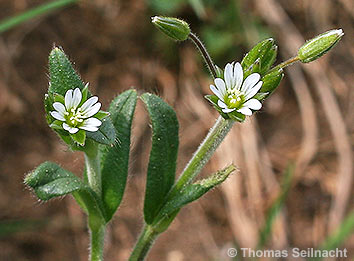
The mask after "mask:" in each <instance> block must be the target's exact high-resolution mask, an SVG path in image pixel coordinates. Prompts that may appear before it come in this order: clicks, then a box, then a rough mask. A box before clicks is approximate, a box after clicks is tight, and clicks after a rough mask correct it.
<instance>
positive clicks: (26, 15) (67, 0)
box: [0, 0, 78, 33]
mask: <svg viewBox="0 0 354 261" xmlns="http://www.w3.org/2000/svg"><path fill="white" fill-rule="evenodd" d="M77 1H78V0H58V1H53V2H50V3H46V4H43V5H40V6H38V7H35V8H33V9H31V10H28V11H27V12H23V13H22V14H19V15H16V16H13V17H10V18H7V19H4V20H2V21H0V33H2V32H5V31H7V30H9V29H11V28H12V27H14V26H16V25H18V24H21V23H24V22H26V21H27V20H30V19H32V18H35V17H37V16H39V15H42V14H46V13H49V12H52V11H55V10H56V9H58V8H60V7H63V6H66V5H69V4H73V3H76V2H77Z"/></svg>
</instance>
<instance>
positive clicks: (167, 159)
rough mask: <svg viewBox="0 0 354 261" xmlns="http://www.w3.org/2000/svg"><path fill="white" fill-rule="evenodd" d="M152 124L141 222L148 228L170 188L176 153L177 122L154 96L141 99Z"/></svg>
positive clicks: (169, 108)
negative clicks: (142, 220)
mask: <svg viewBox="0 0 354 261" xmlns="http://www.w3.org/2000/svg"><path fill="white" fill-rule="evenodd" d="M141 99H142V101H143V102H144V103H145V105H146V107H147V110H148V112H149V116H150V119H151V123H152V147H151V151H150V159H149V166H148V173H147V180H146V191H145V202H144V218H145V221H146V223H147V224H151V223H152V222H153V220H154V218H155V216H156V215H157V213H158V212H159V210H160V208H161V207H162V204H163V203H164V201H165V197H166V195H167V193H168V192H169V190H170V188H171V186H172V185H173V182H174V179H175V172H176V160H177V152H178V121H177V117H176V113H175V112H174V110H173V109H172V108H171V107H170V106H169V105H168V104H166V103H165V102H164V101H163V100H162V99H161V98H159V97H157V96H156V95H153V94H149V93H145V94H143V95H142V96H141Z"/></svg>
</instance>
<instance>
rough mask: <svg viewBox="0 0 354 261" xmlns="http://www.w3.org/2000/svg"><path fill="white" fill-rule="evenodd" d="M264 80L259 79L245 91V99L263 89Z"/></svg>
mask: <svg viewBox="0 0 354 261" xmlns="http://www.w3.org/2000/svg"><path fill="white" fill-rule="evenodd" d="M262 84H263V82H262V81H259V82H258V83H257V84H256V85H255V86H253V87H251V88H249V89H248V90H247V92H246V93H245V99H246V100H248V99H251V98H252V97H253V96H255V95H256V93H257V92H258V91H259V89H261V87H262Z"/></svg>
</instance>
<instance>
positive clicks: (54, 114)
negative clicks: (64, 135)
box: [50, 111, 65, 121]
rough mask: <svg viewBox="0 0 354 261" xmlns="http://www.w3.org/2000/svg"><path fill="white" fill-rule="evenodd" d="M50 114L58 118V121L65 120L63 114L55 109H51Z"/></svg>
mask: <svg viewBox="0 0 354 261" xmlns="http://www.w3.org/2000/svg"><path fill="white" fill-rule="evenodd" d="M50 115H52V116H53V118H54V119H57V120H60V121H65V118H64V116H63V115H61V114H60V113H59V112H57V111H51V112H50Z"/></svg>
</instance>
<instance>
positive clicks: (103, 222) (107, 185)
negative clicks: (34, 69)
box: [24, 16, 343, 261]
mask: <svg viewBox="0 0 354 261" xmlns="http://www.w3.org/2000/svg"><path fill="white" fill-rule="evenodd" d="M152 23H153V24H154V25H155V26H156V27H157V28H158V29H159V30H161V31H162V32H163V33H164V34H166V35H167V36H169V37H171V38H172V39H174V40H176V41H185V40H191V41H192V42H193V43H194V44H195V45H196V47H197V48H198V49H199V51H200V54H201V55H202V57H203V58H204V60H205V62H206V64H207V66H208V69H209V71H210V74H211V77H212V80H213V82H212V84H211V85H210V94H208V95H206V96H205V98H206V99H207V100H208V101H209V102H210V103H211V105H212V106H213V107H214V108H215V109H216V110H217V111H218V112H219V113H220V116H219V118H218V119H217V120H216V122H215V124H214V126H212V127H211V129H210V131H209V133H208V134H207V136H206V137H205V138H204V140H203V141H202V142H201V144H200V146H199V147H198V149H197V151H196V152H195V153H194V154H193V156H192V158H191V159H190V161H189V162H188V164H187V165H186V167H185V168H184V170H183V171H182V173H181V174H180V176H179V178H178V179H177V180H175V174H176V161H177V152H178V143H179V133H178V121H177V117H176V113H175V111H174V110H173V108H172V107H171V106H169V105H168V104H167V103H166V102H164V101H163V99H161V98H160V97H158V96H156V95H154V94H151V93H144V94H142V95H138V94H137V92H136V91H135V90H134V89H129V90H127V91H125V92H123V93H121V94H119V95H118V96H117V97H115V98H114V99H113V101H112V102H111V104H110V106H109V108H108V110H107V111H104V110H102V108H101V103H100V102H99V98H98V97H97V96H95V95H94V94H92V93H91V92H90V89H89V84H88V83H87V84H85V83H84V82H83V81H82V80H81V78H80V76H79V75H78V74H77V72H76V71H75V70H74V69H73V67H72V64H71V63H70V61H69V59H68V58H67V56H66V55H65V54H64V51H63V50H62V49H61V48H59V47H54V48H53V50H52V51H51V53H50V55H49V76H50V81H49V88H48V93H47V94H46V95H45V97H44V108H45V115H46V119H47V122H48V125H49V127H50V128H52V129H53V131H55V132H56V133H57V134H58V136H59V138H60V139H61V140H62V141H63V142H64V143H65V144H66V145H67V146H68V148H69V149H70V150H71V151H82V152H83V153H84V155H85V169H84V173H83V175H82V178H80V177H79V176H77V175H75V174H73V173H71V172H69V171H67V170H65V169H63V168H61V167H60V166H59V165H58V164H56V163H53V162H44V163H42V164H41V165H40V166H38V167H37V168H36V169H35V170H33V171H32V172H31V173H29V174H28V175H27V176H26V178H25V180H24V182H25V184H26V185H27V186H28V187H30V188H31V189H32V190H33V193H34V194H35V195H36V196H37V197H38V198H39V199H40V200H42V201H47V200H50V199H52V198H55V197H63V196H65V195H67V194H71V195H72V196H73V197H74V199H75V200H76V202H77V203H78V205H79V206H80V207H81V209H82V210H83V211H84V212H85V213H86V214H87V217H88V229H89V231H90V260H92V261H98V260H103V257H104V253H103V244H104V237H105V230H106V227H107V225H108V223H109V222H110V221H111V220H112V218H113V216H114V214H115V212H116V211H117V209H118V207H119V205H120V203H121V201H122V198H123V194H124V189H125V185H126V181H127V175H128V163H129V152H130V138H131V137H130V136H131V125H132V119H133V115H134V110H135V106H136V103H137V99H138V98H139V99H140V100H142V102H143V103H144V104H145V106H146V108H147V111H148V114H149V117H150V120H151V126H152V147H151V151H150V159H149V163H148V170H147V179H146V189H145V199H144V223H145V224H144V228H143V230H142V232H141V235H140V237H139V238H138V240H137V243H136V245H135V247H134V249H133V250H132V253H131V256H130V259H129V260H131V261H136V260H144V259H145V257H146V256H147V254H148V252H149V250H150V248H151V246H152V245H153V242H154V241H155V239H156V238H157V237H158V236H159V235H160V234H161V233H162V232H164V231H165V230H166V229H167V228H168V227H169V226H170V224H171V222H172V221H173V220H174V218H175V217H176V215H177V214H178V212H179V211H180V210H181V208H182V207H184V206H185V205H187V204H189V203H191V202H193V201H195V200H197V199H199V198H200V197H201V196H203V195H204V194H205V193H206V192H208V191H209V190H210V189H212V188H214V187H216V186H217V185H219V184H220V183H222V182H224V181H225V180H226V179H227V177H228V176H229V175H230V174H231V173H232V172H234V171H235V169H236V167H235V166H234V165H233V164H231V165H230V166H227V167H225V168H224V169H222V170H220V171H218V172H216V173H214V174H212V175H210V176H209V177H207V178H204V179H199V180H197V181H195V179H196V177H197V176H198V174H199V173H200V171H201V170H202V168H203V167H204V165H205V164H206V163H207V162H208V160H209V159H210V157H211V156H212V154H213V153H214V151H215V150H216V149H217V147H218V146H219V145H220V143H221V142H222V141H223V139H224V138H225V137H226V135H227V133H228V132H229V131H230V129H231V128H232V126H233V125H234V124H235V123H242V122H243V121H244V120H245V119H246V117H250V116H252V115H253V114H254V113H255V112H257V111H259V110H260V109H261V108H262V103H263V102H264V100H265V99H267V98H268V97H269V96H270V95H271V94H272V93H273V91H274V90H275V89H276V88H277V87H278V85H279V83H280V81H281V80H282V78H283V76H284V73H283V69H284V68H285V67H286V66H288V65H290V64H293V63H295V62H298V61H299V62H302V63H308V62H311V61H314V60H316V59H317V58H319V57H320V56H322V55H323V54H325V53H326V52H327V51H329V50H330V49H331V48H332V47H333V46H334V45H335V44H336V43H337V42H338V41H339V40H340V39H341V38H342V36H343V31H342V30H341V29H336V30H331V31H328V32H326V33H323V34H321V35H319V36H317V37H315V38H313V39H311V40H309V41H307V42H306V43H305V44H304V45H303V46H302V47H301V48H300V49H299V50H298V53H297V55H296V56H295V57H293V58H290V59H289V60H287V61H285V62H283V63H280V64H279V65H276V66H273V63H274V61H275V59H276V55H277V49H278V46H277V45H276V44H275V41H274V40H273V39H272V38H269V39H265V40H263V41H261V42H260V43H258V44H257V45H255V46H254V47H253V48H252V49H251V50H250V51H249V52H248V53H247V54H246V55H245V56H244V58H243V59H242V60H241V61H240V62H236V61H230V62H229V63H227V64H226V66H225V67H224V69H221V68H220V67H218V66H217V65H216V64H215V63H214V62H213V60H212V59H211V57H210V55H209V54H208V51H207V50H206V48H205V46H204V45H203V44H202V42H201V41H200V40H199V39H198V38H197V36H196V35H195V34H194V33H192V32H191V30H190V27H189V25H188V24H187V23H186V22H184V21H182V20H180V19H176V18H171V17H160V16H155V17H153V18H152Z"/></svg>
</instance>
